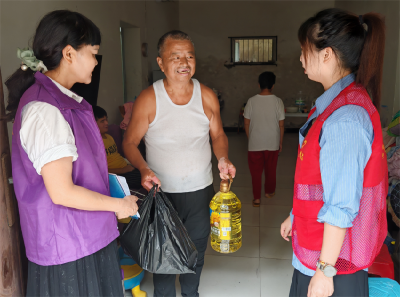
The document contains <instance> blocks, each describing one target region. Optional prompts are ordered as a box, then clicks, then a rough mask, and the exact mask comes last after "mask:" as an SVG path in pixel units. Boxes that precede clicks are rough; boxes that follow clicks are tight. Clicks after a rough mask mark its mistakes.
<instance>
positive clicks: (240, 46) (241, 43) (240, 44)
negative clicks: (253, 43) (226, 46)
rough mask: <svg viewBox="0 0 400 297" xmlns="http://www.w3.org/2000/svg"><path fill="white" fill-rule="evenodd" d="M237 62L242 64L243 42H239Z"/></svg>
mask: <svg viewBox="0 0 400 297" xmlns="http://www.w3.org/2000/svg"><path fill="white" fill-rule="evenodd" d="M239 57H240V58H239V62H243V40H239Z"/></svg>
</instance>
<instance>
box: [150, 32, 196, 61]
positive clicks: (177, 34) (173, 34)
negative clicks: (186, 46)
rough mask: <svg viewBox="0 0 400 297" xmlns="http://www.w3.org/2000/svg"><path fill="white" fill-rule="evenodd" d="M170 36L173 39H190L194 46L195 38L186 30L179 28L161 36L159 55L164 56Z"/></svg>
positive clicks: (158, 47)
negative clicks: (165, 45)
mask: <svg viewBox="0 0 400 297" xmlns="http://www.w3.org/2000/svg"><path fill="white" fill-rule="evenodd" d="M169 38H170V39H172V40H189V41H190V42H191V43H192V44H193V46H194V43H193V40H192V39H191V38H190V36H189V35H188V34H186V33H185V32H182V31H179V30H172V31H169V32H167V33H165V34H164V35H163V36H161V38H160V39H159V40H158V44H157V50H158V56H159V57H160V58H161V57H162V53H163V50H164V44H165V41H166V40H167V39H169Z"/></svg>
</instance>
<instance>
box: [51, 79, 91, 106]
mask: <svg viewBox="0 0 400 297" xmlns="http://www.w3.org/2000/svg"><path fill="white" fill-rule="evenodd" d="M49 78H50V77H49ZM50 80H51V81H52V82H53V83H54V84H55V85H56V86H57V88H59V89H60V91H61V92H63V93H64V94H65V95H67V96H68V97H71V98H72V99H74V100H75V101H76V102H78V103H81V102H82V100H83V97H81V96H78V95H76V94H75V93H74V92H72V91H71V90H68V89H67V88H66V87H63V86H62V85H60V84H59V83H58V82H56V81H55V80H53V79H51V78H50Z"/></svg>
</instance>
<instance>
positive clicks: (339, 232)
mask: <svg viewBox="0 0 400 297" xmlns="http://www.w3.org/2000/svg"><path fill="white" fill-rule="evenodd" d="M298 38H299V41H300V46H301V50H302V52H301V56H300V61H301V64H302V66H303V68H304V73H305V74H307V76H308V78H309V79H310V80H313V81H316V82H319V83H321V84H322V85H323V87H324V90H325V92H324V93H323V94H322V95H321V96H320V97H319V98H318V99H317V101H316V103H315V107H313V109H312V110H311V112H310V115H309V118H308V120H307V122H306V123H305V125H304V126H303V127H302V128H301V129H300V133H299V152H298V156H297V165H296V173H295V178H294V196H293V210H292V212H291V213H290V216H289V217H288V218H287V219H286V220H285V221H284V222H283V223H282V225H281V235H282V237H283V238H284V239H285V240H287V241H289V238H288V236H293V238H292V246H293V252H294V253H293V261H292V264H293V266H294V273H293V279H292V286H291V288H290V293H289V296H293V297H294V296H296V297H306V296H307V297H328V296H334V297H344V296H357V297H368V296H369V288H368V272H367V271H366V270H368V267H369V266H370V265H371V264H372V263H373V261H374V259H375V257H376V256H377V255H378V253H379V251H380V249H381V247H382V244H383V242H384V240H385V238H386V235H387V224H386V196H387V193H388V167H387V161H386V152H385V147H384V145H383V139H382V129H381V123H380V118H379V112H378V110H377V108H378V107H379V106H380V100H381V83H382V69H383V55H384V46H385V24H384V21H383V18H382V16H380V15H379V14H377V13H367V14H364V15H360V16H358V15H355V14H353V13H349V12H346V11H343V10H341V9H336V8H332V9H326V10H323V11H320V12H318V13H317V14H316V15H314V16H313V17H311V18H309V19H308V20H306V21H305V22H304V23H303V24H302V25H301V26H300V29H299V31H298ZM370 95H371V97H372V99H373V101H372V100H371V98H370Z"/></svg>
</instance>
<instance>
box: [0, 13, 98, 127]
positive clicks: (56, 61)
mask: <svg viewBox="0 0 400 297" xmlns="http://www.w3.org/2000/svg"><path fill="white" fill-rule="evenodd" d="M100 43H101V34H100V30H99V28H97V26H96V25H95V24H94V23H93V22H92V21H91V20H89V19H88V18H86V17H85V16H83V15H82V14H80V13H77V12H73V11H69V10H56V11H53V12H50V13H48V14H47V15H45V16H44V17H43V19H42V20H41V21H40V23H39V25H38V27H37V28H36V33H35V37H34V39H33V44H32V49H33V52H34V54H35V57H36V58H37V59H38V60H41V61H43V64H44V65H45V66H46V67H47V69H48V70H53V69H56V68H57V67H58V66H59V65H60V61H61V59H62V50H63V49H64V48H65V47H66V46H67V45H70V46H72V47H73V48H74V49H75V50H78V49H80V48H81V47H82V46H85V45H100ZM33 75H34V72H33V71H32V70H31V69H30V68H28V69H27V70H26V71H23V70H21V69H20V68H18V69H17V71H15V72H14V73H13V74H12V75H11V76H10V77H9V78H8V79H7V81H6V83H5V85H6V86H7V88H8V106H7V108H6V110H7V111H8V112H9V113H8V114H7V115H6V119H7V120H8V121H11V120H13V119H14V117H15V113H16V111H17V109H18V105H19V101H20V99H21V97H22V95H23V94H24V93H25V91H26V90H27V89H28V88H29V87H30V86H32V85H33V84H34V83H35V77H34V76H33Z"/></svg>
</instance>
